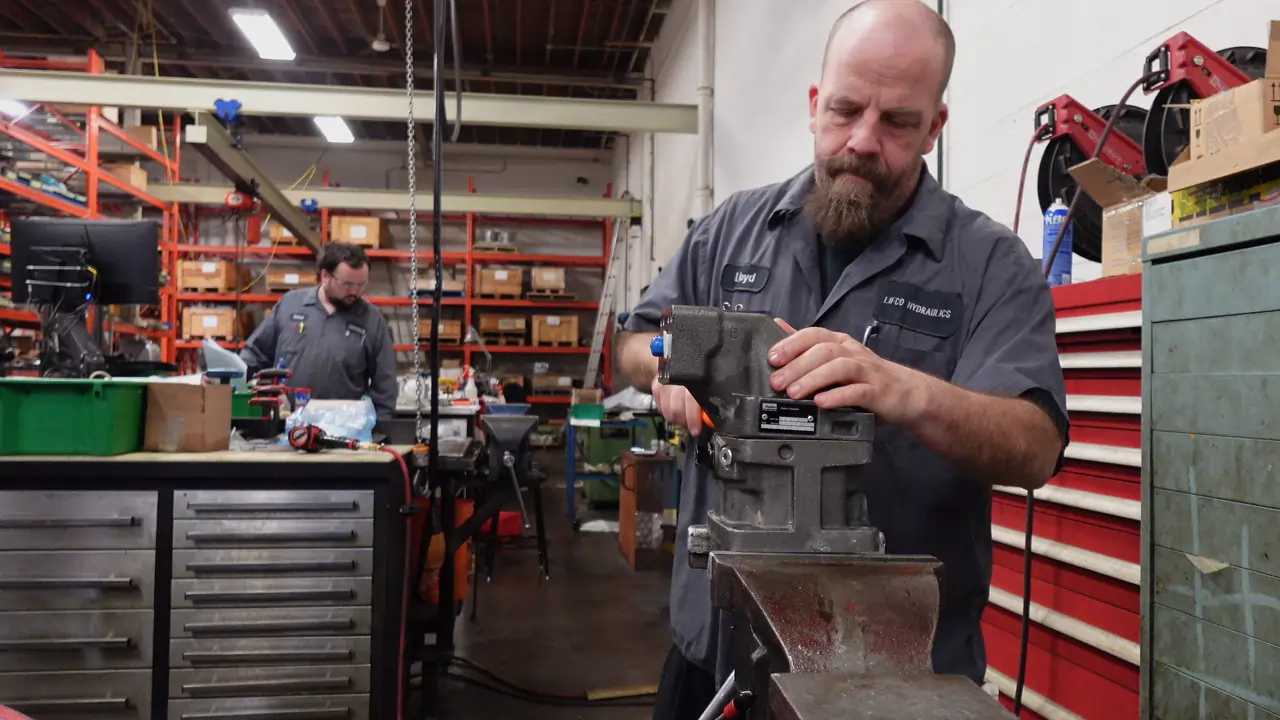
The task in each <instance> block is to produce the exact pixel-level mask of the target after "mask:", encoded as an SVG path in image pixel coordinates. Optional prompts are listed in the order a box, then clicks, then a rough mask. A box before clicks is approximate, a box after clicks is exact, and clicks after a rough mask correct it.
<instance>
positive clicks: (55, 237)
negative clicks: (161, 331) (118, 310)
mask: <svg viewBox="0 0 1280 720" xmlns="http://www.w3.org/2000/svg"><path fill="white" fill-rule="evenodd" d="M10 230H11V237H10V255H11V257H10V262H11V264H12V266H13V270H12V278H13V280H12V284H13V301H14V302H15V303H32V304H44V305H54V306H57V307H60V308H62V309H64V310H71V309H74V308H77V307H82V306H84V305H89V304H94V303H96V304H100V305H156V304H158V303H159V302H160V224H159V223H157V222H155V221H153V220H76V219H63V218H16V219H14V220H12V221H11V222H10Z"/></svg>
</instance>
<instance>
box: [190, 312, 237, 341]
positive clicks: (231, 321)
mask: <svg viewBox="0 0 1280 720" xmlns="http://www.w3.org/2000/svg"><path fill="white" fill-rule="evenodd" d="M235 334H236V311H235V309H234V308H229V307H227V308H224V307H184V308H182V337H184V338H206V337H209V338H220V339H223V340H227V339H230V338H233V337H235Z"/></svg>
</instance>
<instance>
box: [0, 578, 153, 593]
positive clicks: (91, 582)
mask: <svg viewBox="0 0 1280 720" xmlns="http://www.w3.org/2000/svg"><path fill="white" fill-rule="evenodd" d="M133 587H134V584H133V578H112V577H108V578H38V577H31V578H22V577H8V578H0V590H84V589H92V590H129V589H132V588H133Z"/></svg>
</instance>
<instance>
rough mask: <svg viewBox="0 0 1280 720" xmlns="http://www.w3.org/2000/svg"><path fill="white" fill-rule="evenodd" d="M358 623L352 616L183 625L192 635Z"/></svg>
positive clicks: (303, 629)
mask: <svg viewBox="0 0 1280 720" xmlns="http://www.w3.org/2000/svg"><path fill="white" fill-rule="evenodd" d="M355 626H356V623H355V621H354V620H352V619H351V618H333V619H325V620H250V621H246V622H193V623H187V624H185V625H183V626H182V628H183V629H184V630H186V631H187V632H189V633H191V634H192V635H200V634H203V633H241V632H243V633H255V632H282V633H283V632H310V631H313V630H335V631H336V630H350V629H351V628H353V627H355Z"/></svg>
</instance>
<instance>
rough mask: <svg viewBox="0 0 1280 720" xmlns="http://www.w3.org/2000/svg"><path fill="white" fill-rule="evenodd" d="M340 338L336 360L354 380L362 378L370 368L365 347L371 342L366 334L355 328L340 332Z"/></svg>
mask: <svg viewBox="0 0 1280 720" xmlns="http://www.w3.org/2000/svg"><path fill="white" fill-rule="evenodd" d="M340 333H341V334H339V336H338V338H337V339H338V342H337V343H336V345H337V346H338V349H339V352H338V353H337V357H335V358H334V360H336V361H337V364H339V365H341V367H342V371H343V372H344V373H345V374H346V375H347V377H350V378H352V379H353V380H355V379H357V378H362V377H363V376H364V374H365V371H366V370H367V369H368V367H369V362H368V359H367V357H368V353H367V352H366V351H365V346H366V345H367V344H368V342H369V338H368V335H367V334H366V332H362V331H360V330H357V329H355V328H348V329H346V330H342V331H340Z"/></svg>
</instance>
